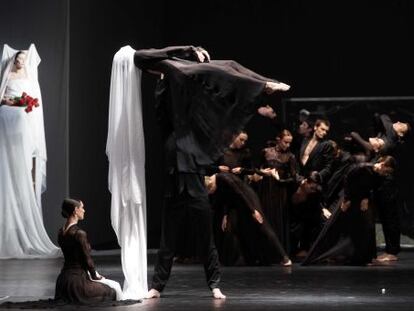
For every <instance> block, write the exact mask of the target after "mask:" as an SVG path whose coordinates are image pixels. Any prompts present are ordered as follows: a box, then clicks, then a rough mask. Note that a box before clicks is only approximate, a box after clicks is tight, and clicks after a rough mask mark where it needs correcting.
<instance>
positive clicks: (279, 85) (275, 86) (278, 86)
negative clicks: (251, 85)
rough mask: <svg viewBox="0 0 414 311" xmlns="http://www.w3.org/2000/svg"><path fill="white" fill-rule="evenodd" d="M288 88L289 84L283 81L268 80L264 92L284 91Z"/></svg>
mask: <svg viewBox="0 0 414 311" xmlns="http://www.w3.org/2000/svg"><path fill="white" fill-rule="evenodd" d="M289 89H290V85H288V84H286V83H283V82H273V81H268V82H266V86H265V92H266V94H272V93H274V92H277V91H279V92H285V91H288V90H289Z"/></svg>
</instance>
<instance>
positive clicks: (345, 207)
mask: <svg viewBox="0 0 414 311" xmlns="http://www.w3.org/2000/svg"><path fill="white" fill-rule="evenodd" d="M350 206H351V201H345V200H344V201H343V202H342V203H341V210H342V211H343V212H346V211H347V210H348V208H349V207H350Z"/></svg>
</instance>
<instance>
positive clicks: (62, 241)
mask: <svg viewBox="0 0 414 311" xmlns="http://www.w3.org/2000/svg"><path fill="white" fill-rule="evenodd" d="M62 216H63V217H64V218H66V219H67V221H66V223H65V225H64V226H63V228H61V229H60V230H59V235H58V244H59V246H60V247H61V249H62V252H63V255H64V258H65V263H64V265H63V268H62V270H61V272H60V274H59V276H58V278H57V281H56V291H55V300H63V301H65V302H70V303H72V302H73V303H81V304H90V303H96V302H103V301H111V300H116V298H117V297H116V291H115V290H114V289H113V288H111V287H109V286H108V285H106V284H103V283H100V282H96V281H98V280H101V279H103V277H102V276H100V275H99V273H98V272H97V271H96V270H95V265H94V262H93V260H92V257H91V255H90V251H91V247H90V244H89V242H88V239H87V235H86V232H85V231H83V230H82V229H80V228H79V227H78V225H77V224H78V221H79V220H83V219H84V216H85V209H84V207H83V203H82V201H77V200H73V199H65V200H64V201H63V203H62Z"/></svg>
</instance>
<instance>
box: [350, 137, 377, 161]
mask: <svg viewBox="0 0 414 311" xmlns="http://www.w3.org/2000/svg"><path fill="white" fill-rule="evenodd" d="M350 135H351V137H352V139H353V140H354V141H355V142H356V143H357V144H359V145H360V146H361V147H362V148H364V150H365V154H366V155H367V156H368V157H370V156H371V153H372V152H373V151H374V150H373V149H372V146H371V145H370V144H369V142H367V141H366V140H364V139H363V138H362V137H361V135H359V133H357V132H351V134H350Z"/></svg>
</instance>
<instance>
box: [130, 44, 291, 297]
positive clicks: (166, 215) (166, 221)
mask: <svg viewBox="0 0 414 311" xmlns="http://www.w3.org/2000/svg"><path fill="white" fill-rule="evenodd" d="M135 64H136V65H137V66H138V67H139V68H140V69H143V70H146V71H148V72H151V73H155V74H158V75H159V76H160V78H161V79H159V81H158V85H157V90H156V95H157V101H158V111H159V113H160V119H161V124H162V125H163V127H164V130H165V133H164V134H165V135H164V136H165V137H166V142H165V155H166V160H165V161H166V169H167V171H166V180H167V185H166V193H165V195H164V197H165V201H166V204H165V208H164V211H163V216H162V219H163V220H162V233H161V245H160V249H159V251H158V256H157V262H156V264H155V274H154V277H153V280H152V284H151V289H150V291H149V292H148V294H147V298H157V297H160V293H161V292H162V290H163V289H164V287H165V285H166V284H167V281H168V278H169V276H170V272H171V267H172V264H173V258H174V255H175V251H176V245H177V236H178V231H179V228H180V226H181V225H182V222H183V220H184V218H185V215H186V214H187V213H188V214H190V216H191V219H192V221H194V222H196V224H197V228H199V232H198V234H197V238H198V241H199V245H200V254H199V257H200V259H202V261H203V263H204V269H205V274H206V279H207V284H208V287H209V288H210V290H211V291H212V295H213V297H214V298H216V299H222V298H225V297H226V296H225V295H223V293H222V292H221V291H220V288H219V283H220V271H219V261H218V255H217V250H216V247H215V245H214V240H213V234H212V214H211V213H212V212H211V208H210V204H209V201H208V195H207V191H206V188H205V186H204V175H205V170H204V166H205V165H211V164H213V163H214V162H215V161H216V160H217V159H218V157H219V156H220V155H221V154H222V151H223V149H224V147H227V146H228V145H229V144H230V142H231V139H232V138H233V135H234V134H236V133H238V132H239V131H240V130H241V129H242V128H243V126H244V125H245V124H246V123H247V121H248V120H249V119H250V118H251V117H252V115H253V114H254V113H255V112H256V111H257V110H258V108H259V107H260V103H261V100H262V98H263V95H266V94H271V93H273V92H276V91H286V90H288V89H289V86H288V85H286V84H284V83H281V82H277V81H274V80H272V79H268V78H265V77H262V76H260V75H258V74H256V73H254V72H253V71H251V70H249V69H247V68H244V67H243V66H241V65H240V64H238V63H236V62H235V61H210V56H209V54H208V52H207V51H206V50H204V49H202V48H195V47H193V46H179V47H168V48H165V49H148V50H138V51H136V53H135ZM263 106H264V105H263Z"/></svg>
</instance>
